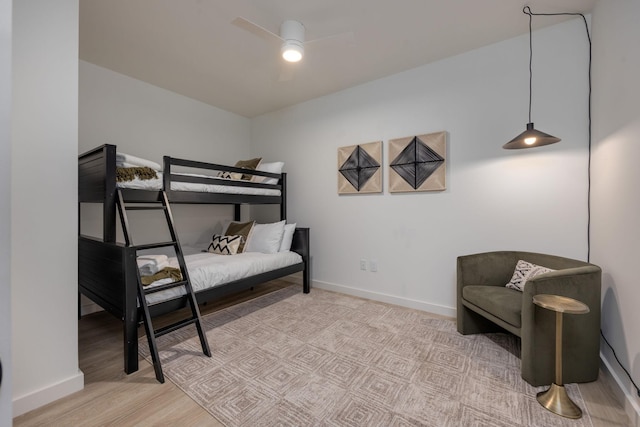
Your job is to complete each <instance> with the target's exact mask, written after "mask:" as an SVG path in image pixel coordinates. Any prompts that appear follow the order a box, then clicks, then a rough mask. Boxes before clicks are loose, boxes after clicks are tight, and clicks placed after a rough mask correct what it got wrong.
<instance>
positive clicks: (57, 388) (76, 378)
mask: <svg viewBox="0 0 640 427" xmlns="http://www.w3.org/2000/svg"><path fill="white" fill-rule="evenodd" d="M83 388H84V374H83V373H82V371H80V370H78V372H77V373H76V374H75V375H73V376H71V377H69V378H67V379H65V380H62V381H60V382H57V383H55V384H51V385H49V386H47V387H44V388H41V389H40V390H36V391H34V392H31V393H28V394H25V395H23V396H19V397H16V398H15V399H13V417H14V418H15V417H18V416H20V415H22V414H26V413H27V412H29V411H32V410H34V409H37V408H39V407H41V406H44V405H46V404H48V403H51V402H53V401H54V400H58V399H61V398H63V397H65V396H68V395H70V394H72V393H75V392H76V391H80V390H82V389H83Z"/></svg>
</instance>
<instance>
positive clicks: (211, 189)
mask: <svg viewBox="0 0 640 427" xmlns="http://www.w3.org/2000/svg"><path fill="white" fill-rule="evenodd" d="M116 154H117V153H116V146H115V145H110V144H106V145H103V146H100V147H97V148H95V149H93V150H91V151H88V152H86V153H84V154H81V155H80V156H79V157H78V175H79V180H78V201H79V207H78V210H79V219H78V221H79V225H78V290H79V293H80V294H82V295H85V296H86V297H88V298H89V299H91V300H92V301H93V302H95V303H96V304H98V305H100V306H101V307H102V308H103V309H105V310H106V311H108V312H109V313H111V314H113V315H114V316H116V317H118V318H120V319H121V320H122V321H123V335H124V369H125V372H126V373H127V374H129V373H132V372H135V371H137V370H138V332H137V329H138V325H139V321H140V318H141V317H140V316H141V313H140V309H139V306H138V303H137V296H138V295H137V286H138V285H137V274H138V273H137V268H138V267H137V262H136V259H137V254H136V249H135V247H131V246H127V245H126V244H124V243H119V242H117V241H116V231H117V227H116V222H117V214H118V213H117V202H118V201H117V197H118V193H120V194H122V198H123V199H124V200H125V201H126V202H128V203H147V202H154V201H160V200H161V198H162V197H163V196H162V194H163V190H164V192H165V194H166V196H167V198H168V200H169V202H170V203H171V204H227V205H229V204H230V205H233V206H234V219H235V220H236V221H239V220H240V219H241V218H240V213H241V209H240V206H241V205H243V204H275V205H279V207H280V219H281V220H286V202H287V186H286V179H287V176H286V174H285V173H282V174H274V173H270V172H262V171H257V170H256V171H251V174H252V175H254V176H260V177H265V178H271V180H270V182H275V183H264V182H251V181H246V180H232V179H227V180H225V179H219V178H217V177H216V172H229V173H239V172H240V173H244V174H246V173H248V172H247V171H246V170H245V169H239V168H236V167H234V166H226V165H218V164H212V163H204V162H199V161H192V160H184V159H178V158H173V157H169V156H164V158H163V165H162V173H161V179H160V180H161V182H160V183H156V184H154V185H155V186H154V187H152V188H149V189H132V188H121V189H120V191H118V184H117V182H116ZM180 167H186V168H195V169H197V170H198V171H201V172H199V173H198V174H185V173H180V172H177V171H176V169H180ZM193 188H196V190H195V191H193ZM83 203H98V204H101V205H102V238H98V237H94V236H86V235H82V234H81V225H80V221H81V215H80V210H81V205H82V204H83ZM291 251H293V252H297V253H298V254H300V256H301V258H302V261H301V262H298V263H296V264H294V265H289V266H286V267H282V268H277V269H275V270H272V271H267V272H263V273H260V274H257V275H253V276H250V277H246V278H243V279H239V280H235V281H232V282H229V283H225V284H221V285H217V286H215V287H212V288H208V289H204V290H200V291H198V292H196V294H195V295H196V299H197V301H198V303H204V302H207V301H212V300H214V299H216V298H219V297H221V296H223V295H226V294H230V293H234V292H238V291H241V290H246V289H250V288H253V287H254V286H256V285H258V284H261V283H264V282H267V281H269V280H273V279H277V278H280V277H284V276H287V275H290V274H293V273H298V272H302V281H303V285H302V288H303V292H304V293H308V292H309V289H310V277H309V229H308V228H296V229H295V232H294V236H293V242H292V245H291ZM186 305H187V297H186V296H180V297H173V298H171V299H169V300H166V301H162V302H158V303H155V304H153V305H150V306H149V310H150V311H151V313H152V315H153V316H158V315H162V314H165V313H169V312H172V311H175V310H177V309H180V308H182V307H185V306H186Z"/></svg>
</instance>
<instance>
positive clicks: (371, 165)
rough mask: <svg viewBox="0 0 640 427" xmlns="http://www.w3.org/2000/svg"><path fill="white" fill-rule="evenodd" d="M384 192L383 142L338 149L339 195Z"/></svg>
mask: <svg viewBox="0 0 640 427" xmlns="http://www.w3.org/2000/svg"><path fill="white" fill-rule="evenodd" d="M381 192H382V141H376V142H369V143H367V144H359V145H350V146H348V147H340V148H338V194H362V193H381Z"/></svg>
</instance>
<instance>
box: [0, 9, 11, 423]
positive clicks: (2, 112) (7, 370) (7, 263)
mask: <svg viewBox="0 0 640 427" xmlns="http://www.w3.org/2000/svg"><path fill="white" fill-rule="evenodd" d="M10 124H11V0H0V361H1V362H2V383H1V384H0V425H3V426H4V425H10V424H11V418H12V416H11V413H12V411H11V399H12V396H11V382H12V381H11V218H10V215H11V208H10V206H11V127H10Z"/></svg>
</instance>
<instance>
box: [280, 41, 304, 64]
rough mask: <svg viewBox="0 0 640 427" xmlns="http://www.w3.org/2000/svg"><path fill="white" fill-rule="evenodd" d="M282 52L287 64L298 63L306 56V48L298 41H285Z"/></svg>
mask: <svg viewBox="0 0 640 427" xmlns="http://www.w3.org/2000/svg"><path fill="white" fill-rule="evenodd" d="M280 50H281V52H282V58H283V59H284V60H285V61H287V62H298V61H300V60H301V59H302V56H303V55H304V46H302V43H299V42H298V41H297V40H285V41H284V43H282V48H281V49H280Z"/></svg>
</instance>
